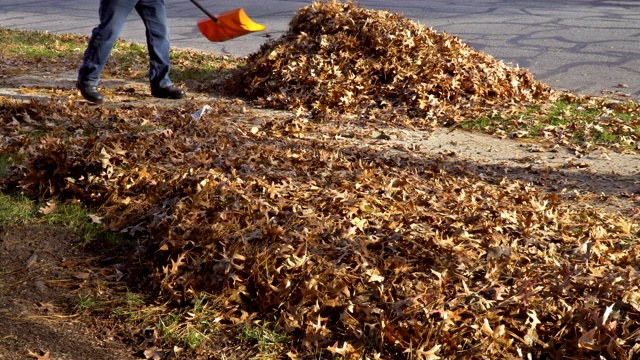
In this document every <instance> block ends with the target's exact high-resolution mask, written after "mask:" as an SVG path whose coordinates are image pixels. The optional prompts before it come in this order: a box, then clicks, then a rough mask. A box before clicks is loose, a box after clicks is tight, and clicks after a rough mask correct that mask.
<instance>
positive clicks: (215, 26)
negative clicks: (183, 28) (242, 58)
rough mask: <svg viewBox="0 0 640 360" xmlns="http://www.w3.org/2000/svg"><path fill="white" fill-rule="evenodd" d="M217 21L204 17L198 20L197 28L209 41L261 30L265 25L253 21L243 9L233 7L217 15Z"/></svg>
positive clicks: (225, 39) (227, 38) (224, 39)
mask: <svg viewBox="0 0 640 360" xmlns="http://www.w3.org/2000/svg"><path fill="white" fill-rule="evenodd" d="M217 20H218V21H214V20H213V19H211V18H204V19H202V20H200V21H198V29H200V32H201V33H202V35H204V36H205V37H206V38H207V39H209V41H213V42H220V41H227V40H229V39H233V38H236V37H238V36H242V35H246V34H248V33H252V32H256V31H262V30H265V29H266V28H267V27H266V26H264V25H262V24H258V23H255V22H254V21H253V20H251V19H250V18H249V16H247V13H245V12H244V10H243V9H234V10H229V11H227V12H224V13H222V14H220V15H218V16H217Z"/></svg>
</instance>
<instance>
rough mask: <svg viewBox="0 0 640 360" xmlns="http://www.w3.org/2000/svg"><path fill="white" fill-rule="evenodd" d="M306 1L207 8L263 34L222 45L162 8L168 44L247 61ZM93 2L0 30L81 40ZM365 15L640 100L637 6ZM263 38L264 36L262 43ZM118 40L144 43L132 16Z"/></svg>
mask: <svg viewBox="0 0 640 360" xmlns="http://www.w3.org/2000/svg"><path fill="white" fill-rule="evenodd" d="M311 2H312V1H310V0H309V1H296V0H261V1H231V0H220V1H215V2H213V1H208V0H201V3H202V4H203V6H205V7H206V8H207V9H209V10H210V11H211V12H213V13H218V12H221V11H224V10H229V9H233V8H237V7H242V8H244V9H245V10H246V12H247V13H248V14H249V16H250V17H251V18H252V19H254V20H255V21H256V22H259V23H262V24H265V25H266V26H267V28H268V30H267V31H265V32H260V33H256V34H251V35H247V36H244V37H242V38H238V39H234V40H231V41H228V42H224V43H211V42H209V41H207V40H206V39H205V38H204V37H203V36H202V35H201V34H200V33H199V32H198V30H197V28H196V27H195V23H196V21H197V20H198V19H200V18H203V17H204V15H203V14H202V13H201V12H200V10H198V9H197V8H196V7H195V6H194V5H193V4H192V3H191V2H190V1H188V0H177V1H170V0H168V1H167V7H168V12H169V20H170V25H171V34H172V45H173V46H175V47H179V48H193V49H199V50H203V51H207V52H212V53H216V54H230V55H234V56H246V55H248V54H250V53H252V52H255V51H257V50H258V49H259V48H260V45H261V44H263V43H264V42H265V41H267V40H268V37H271V38H274V37H279V36H280V35H282V34H283V33H284V32H285V31H286V29H287V28H288V23H289V21H290V19H291V17H292V16H293V15H294V13H295V12H296V11H297V10H298V9H299V8H301V7H303V6H306V5H309V4H310V3H311ZM98 3H99V1H98V0H58V1H44V0H0V27H5V28H18V29H28V30H43V31H44V30H46V31H49V32H52V33H77V34H82V35H88V34H90V33H91V29H92V28H93V27H94V26H95V25H96V23H97V16H98ZM359 3H360V4H361V5H362V6H364V7H367V8H373V9H388V10H391V11H396V12H401V13H403V14H405V16H407V17H409V18H412V19H413V20H416V21H419V22H420V23H422V24H424V25H425V26H428V27H432V28H434V29H435V30H437V31H446V32H447V33H449V34H452V35H457V36H459V37H460V38H461V39H462V40H463V41H465V42H466V43H468V44H470V45H472V46H473V47H474V48H476V49H478V50H481V51H484V52H486V53H488V54H490V55H493V56H495V57H496V58H498V59H501V60H504V61H505V62H507V63H511V64H512V65H519V66H521V67H525V68H528V69H529V70H531V71H532V72H533V73H534V74H535V75H536V77H537V78H538V79H539V80H541V81H544V82H546V83H547V84H549V85H551V86H553V87H554V88H558V89H568V90H572V91H575V92H578V93H582V94H595V95H599V94H601V93H602V92H603V91H604V92H605V93H606V92H615V91H618V92H623V93H627V94H629V95H630V96H631V97H632V98H633V99H636V100H637V99H639V98H640V81H639V80H640V40H639V37H640V29H639V28H640V25H639V24H640V1H635V0H634V1H618V0H533V1H526V0H430V1H424V0H397V1H392V2H391V1H377V0H360V1H359ZM267 36H268V37H267ZM121 37H122V38H124V39H127V40H132V41H136V42H144V27H143V24H142V22H141V21H140V19H139V18H138V16H137V14H135V13H134V14H132V15H131V17H130V18H129V20H128V23H127V25H126V27H125V29H124V31H123V33H122V35H121Z"/></svg>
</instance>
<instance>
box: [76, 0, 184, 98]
mask: <svg viewBox="0 0 640 360" xmlns="http://www.w3.org/2000/svg"><path fill="white" fill-rule="evenodd" d="M134 8H135V9H136V11H137V12H138V14H139V15H140V17H141V18H142V21H143V22H144V26H145V28H146V29H147V30H146V36H147V49H148V50H149V83H150V84H151V87H152V88H159V87H166V86H170V85H172V83H171V80H169V70H170V69H171V64H170V60H169V46H170V45H169V26H168V23H167V13H166V8H165V4H164V0H100V9H99V15H100V25H98V26H97V27H96V28H94V29H93V32H92V34H91V38H90V39H89V44H88V46H87V50H86V51H85V53H84V60H83V62H82V66H81V67H80V70H79V71H78V83H80V84H81V85H93V86H95V85H98V82H99V81H100V73H102V70H103V69H104V66H105V65H106V64H107V60H108V59H109V55H110V54H111V50H112V48H113V44H114V43H115V42H116V40H117V39H118V36H120V32H121V31H122V28H123V27H124V23H125V21H126V20H127V16H129V14H130V13H131V11H132V10H133V9H134Z"/></svg>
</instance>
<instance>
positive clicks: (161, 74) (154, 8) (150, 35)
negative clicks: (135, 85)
mask: <svg viewBox="0 0 640 360" xmlns="http://www.w3.org/2000/svg"><path fill="white" fill-rule="evenodd" d="M136 11H137V12H138V14H140V17H141V18H142V21H143V22H144V25H145V27H146V29H147V32H146V35H147V48H148V50H149V83H150V84H151V88H152V89H157V88H165V87H169V86H171V85H172V82H171V80H170V79H169V71H170V70H171V63H170V59H169V47H170V45H169V24H168V23H167V14H166V8H165V4H164V0H139V1H138V3H137V4H136Z"/></svg>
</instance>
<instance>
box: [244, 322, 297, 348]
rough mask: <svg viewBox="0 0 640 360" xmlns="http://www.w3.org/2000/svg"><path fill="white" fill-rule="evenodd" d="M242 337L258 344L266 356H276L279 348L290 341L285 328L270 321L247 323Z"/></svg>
mask: <svg viewBox="0 0 640 360" xmlns="http://www.w3.org/2000/svg"><path fill="white" fill-rule="evenodd" d="M240 339H241V340H243V341H248V342H250V343H254V344H257V346H258V349H259V351H260V354H261V355H263V356H266V357H270V356H275V354H277V353H278V351H277V350H278V349H279V348H280V347H282V346H284V345H285V344H286V343H287V342H288V341H289V337H288V336H287V334H286V332H284V330H282V329H279V328H278V327H277V326H276V325H275V324H274V323H269V322H261V323H259V324H255V323H254V324H245V325H244V326H243V327H242V331H241V333H240Z"/></svg>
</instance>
